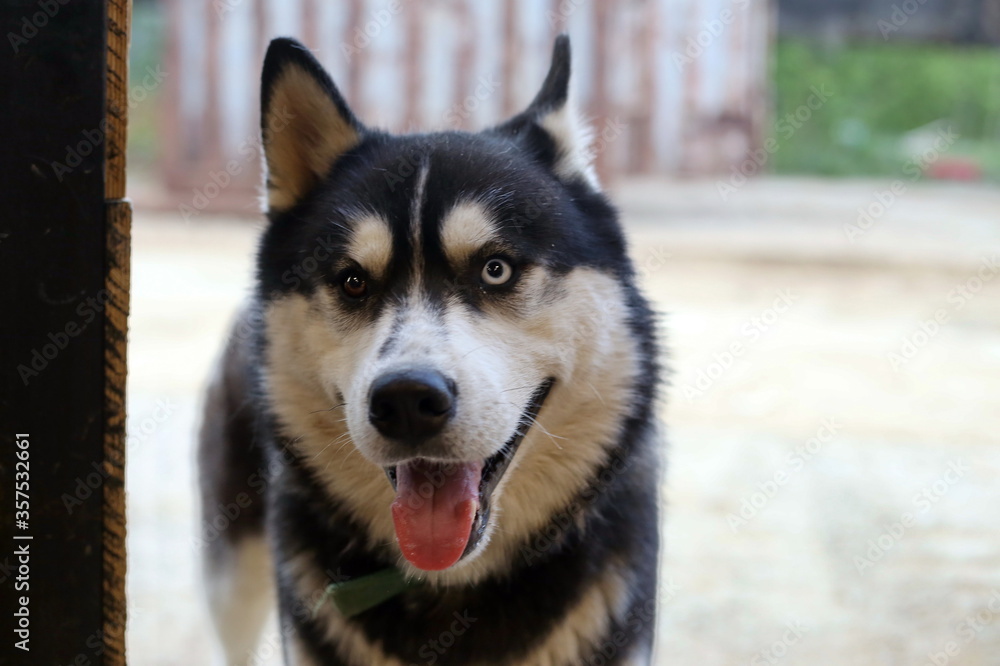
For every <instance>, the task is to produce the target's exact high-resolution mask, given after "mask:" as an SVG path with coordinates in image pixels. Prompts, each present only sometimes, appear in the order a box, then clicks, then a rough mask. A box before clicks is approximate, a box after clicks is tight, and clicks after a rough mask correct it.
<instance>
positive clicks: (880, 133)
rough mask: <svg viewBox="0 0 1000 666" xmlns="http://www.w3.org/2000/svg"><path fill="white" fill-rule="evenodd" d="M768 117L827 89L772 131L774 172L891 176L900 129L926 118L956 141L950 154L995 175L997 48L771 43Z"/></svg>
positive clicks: (999, 107)
mask: <svg viewBox="0 0 1000 666" xmlns="http://www.w3.org/2000/svg"><path fill="white" fill-rule="evenodd" d="M775 64H776V66H775V89H776V99H775V114H776V115H775V118H776V119H780V118H783V117H785V115H786V114H788V113H794V112H795V110H796V109H797V108H798V107H800V106H801V105H802V104H803V103H805V101H806V100H807V99H808V97H809V95H810V89H811V88H813V87H819V86H822V85H824V84H825V85H826V86H828V88H829V89H831V90H832V91H833V96H832V97H831V98H830V99H829V101H827V102H826V103H825V104H824V105H823V106H822V107H821V108H820V109H818V110H816V111H814V112H813V114H812V117H811V118H810V120H809V121H808V122H806V123H804V124H803V125H802V127H801V128H800V129H798V130H797V131H796V132H795V134H794V135H793V136H791V137H790V138H788V139H780V143H781V149H780V150H779V151H778V153H777V154H776V155H775V156H774V159H773V166H774V169H775V171H777V172H779V173H814V174H826V175H845V176H846V175H892V174H897V173H898V172H899V170H900V168H901V167H902V165H903V163H904V162H905V161H906V160H907V158H908V156H907V154H906V149H905V147H904V145H903V143H902V139H903V137H904V136H905V135H906V134H907V133H909V132H912V131H914V130H917V129H919V128H921V127H924V126H926V125H928V124H929V123H933V122H936V121H937V122H941V123H942V124H943V125H945V126H947V125H952V126H953V127H954V128H955V130H956V131H957V132H958V134H959V135H960V136H961V141H959V142H958V143H956V144H955V145H954V146H953V147H951V148H950V149H949V150H948V155H949V156H952V157H957V156H965V157H973V158H975V159H976V160H977V161H978V162H979V163H980V164H981V165H982V166H983V167H984V168H985V169H986V170H987V172H988V174H989V175H990V176H991V177H993V178H1000V51H998V50H997V49H989V48H959V47H954V46H946V45H926V44H898V43H896V44H853V45H852V44H845V45H841V46H837V47H824V46H822V45H819V44H816V43H804V42H799V41H792V40H786V41H782V42H780V43H779V44H778V48H777V56H776V63H775Z"/></svg>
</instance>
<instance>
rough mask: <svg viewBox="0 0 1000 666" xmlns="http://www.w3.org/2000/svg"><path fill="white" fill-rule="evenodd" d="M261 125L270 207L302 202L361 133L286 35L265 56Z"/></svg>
mask: <svg viewBox="0 0 1000 666" xmlns="http://www.w3.org/2000/svg"><path fill="white" fill-rule="evenodd" d="M260 128H261V136H262V139H263V143H264V155H265V158H266V160H267V200H268V207H269V208H270V209H272V210H283V209H287V208H290V207H291V206H292V205H294V204H295V203H297V202H298V201H300V200H301V199H302V197H303V196H305V195H306V194H307V193H308V192H309V191H310V190H311V189H312V188H313V187H315V186H316V184H317V183H318V182H319V181H320V179H322V178H323V177H324V176H326V174H327V173H329V171H330V168H331V167H332V166H333V163H334V162H336V161H337V159H338V158H339V157H341V156H342V155H343V154H344V153H346V152H347V151H349V150H350V149H351V148H353V147H355V146H356V145H358V143H360V141H361V138H362V135H363V133H364V128H363V127H362V125H361V124H360V123H359V122H358V121H357V119H356V118H355V117H354V114H353V113H351V110H350V109H349V108H348V106H347V103H346V102H344V98H343V97H342V96H341V95H340V92H339V91H338V90H337V87H336V86H335V85H334V84H333V81H332V80H331V79H330V75H329V74H327V73H326V70H324V69H323V66H322V65H320V64H319V62H317V60H316V58H314V57H313V56H312V54H311V53H309V50H308V49H307V48H306V47H305V46H303V45H302V44H300V43H299V42H297V41H295V40H294V39H288V38H279V39H275V40H273V41H272V42H271V44H270V46H269V47H268V49H267V55H266V56H265V57H264V71H263V74H262V75H261V104H260Z"/></svg>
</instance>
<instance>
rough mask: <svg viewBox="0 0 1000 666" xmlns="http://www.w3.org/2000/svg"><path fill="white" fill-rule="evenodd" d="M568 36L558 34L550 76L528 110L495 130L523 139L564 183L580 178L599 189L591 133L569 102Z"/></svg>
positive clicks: (569, 61) (571, 102)
mask: <svg viewBox="0 0 1000 666" xmlns="http://www.w3.org/2000/svg"><path fill="white" fill-rule="evenodd" d="M570 65H571V54H570V46H569V36H568V35H566V34H562V35H559V36H558V37H557V38H556V42H555V46H554V47H553V48H552V63H551V64H550V65H549V73H548V75H546V77H545V81H544V82H543V83H542V88H541V90H539V91H538V94H537V95H535V99H533V100H532V102H531V104H529V105H528V108H527V109H525V110H524V111H523V112H521V113H520V114H518V115H517V116H515V117H513V118H511V119H510V120H509V121H507V122H506V123H504V124H503V125H501V126H500V127H499V128H497V129H498V130H500V131H501V132H505V133H508V134H512V135H514V136H516V137H519V138H522V141H523V142H524V144H525V145H526V146H527V147H528V149H529V150H530V151H531V152H533V153H534V154H535V155H537V156H538V157H539V158H541V159H542V160H543V161H544V162H546V163H547V164H548V165H549V166H550V167H551V168H552V170H553V171H555V173H556V175H557V176H559V177H560V178H563V179H565V180H577V179H580V178H583V179H584V180H585V181H586V182H588V183H589V184H590V185H591V186H592V187H594V188H595V189H598V183H597V175H596V173H595V172H594V168H593V166H592V164H591V157H592V156H591V154H590V142H591V138H592V134H591V130H590V128H589V127H588V126H587V124H586V123H585V122H584V121H583V119H582V118H581V117H580V114H579V112H578V111H577V109H576V106H575V105H574V104H573V101H572V100H571V99H570V88H569V78H570Z"/></svg>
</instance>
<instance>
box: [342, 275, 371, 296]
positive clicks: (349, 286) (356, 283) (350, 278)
mask: <svg viewBox="0 0 1000 666" xmlns="http://www.w3.org/2000/svg"><path fill="white" fill-rule="evenodd" d="M340 288H341V290H342V291H343V292H344V295H345V296H347V297H348V298H353V299H355V300H357V299H361V298H364V297H365V296H367V295H368V281H367V280H365V277H364V275H362V274H361V273H358V272H355V271H351V272H350V273H346V274H345V275H344V276H343V278H342V279H341V282H340Z"/></svg>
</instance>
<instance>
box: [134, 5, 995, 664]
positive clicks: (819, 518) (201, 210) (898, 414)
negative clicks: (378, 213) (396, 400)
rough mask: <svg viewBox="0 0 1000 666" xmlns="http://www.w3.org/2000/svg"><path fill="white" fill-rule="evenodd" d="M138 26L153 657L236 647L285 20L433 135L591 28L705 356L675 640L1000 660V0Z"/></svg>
mask: <svg viewBox="0 0 1000 666" xmlns="http://www.w3.org/2000/svg"><path fill="white" fill-rule="evenodd" d="M133 27H134V32H133V37H132V56H131V58H132V69H131V84H130V85H131V88H130V154H129V191H130V196H131V198H132V200H133V202H134V205H135V210H136V212H135V227H134V249H133V253H134V254H133V264H132V266H133V279H132V298H133V310H132V318H131V322H130V323H131V329H132V330H131V349H130V352H129V353H130V361H131V372H130V376H129V401H130V407H129V433H130V434H129V438H128V456H129V470H128V474H129V476H128V490H129V526H130V529H129V557H130V560H129V583H128V585H129V590H128V592H129V598H130V604H131V607H130V625H129V636H128V649H129V653H130V659H131V661H132V663H135V664H156V665H162V666H166V665H174V664H184V665H196V666H197V665H200V664H207V663H209V656H210V655H211V650H212V643H211V635H210V626H209V624H208V621H207V616H206V614H205V611H204V606H203V603H202V599H201V594H200V581H199V578H198V566H197V562H198V556H199V551H198V548H199V546H198V543H197V540H196V536H197V533H198V530H199V526H198V518H197V512H196V503H195V472H194V466H193V462H194V453H193V450H194V449H193V446H194V436H195V431H196V427H197V411H198V408H199V405H200V401H201V391H202V389H203V387H204V385H205V382H206V379H207V377H208V376H209V374H210V372H211V366H212V362H213V360H214V358H215V356H216V354H217V353H218V351H219V349H220V345H221V342H222V340H223V336H224V335H225V332H226V324H227V322H228V319H229V318H230V317H231V316H232V314H233V312H234V310H235V309H236V307H237V306H238V304H239V302H240V301H241V299H242V298H243V297H244V296H245V294H246V293H247V291H248V288H249V285H250V279H251V271H252V268H251V262H252V253H253V251H254V247H255V242H256V237H257V234H258V233H259V232H260V230H261V228H262V217H261V215H260V212H259V211H260V204H259V196H258V186H259V183H260V181H261V174H260V150H259V140H258V137H257V129H256V128H257V126H258V117H257V106H258V94H259V91H258V77H259V70H260V64H261V59H262V55H263V52H264V49H265V48H266V44H267V41H268V40H269V39H270V38H271V37H273V36H278V35H292V36H295V37H297V38H299V39H300V40H302V41H303V42H304V43H306V44H307V45H308V46H309V47H311V48H312V49H313V50H314V52H315V53H316V54H317V56H318V57H319V58H320V60H321V61H322V62H323V63H324V65H325V66H326V67H327V68H328V69H329V71H330V72H331V73H332V74H333V76H334V79H335V80H336V81H337V83H338V85H339V86H340V87H341V89H342V91H343V92H344V94H345V95H346V97H347V99H348V100H349V102H350V103H351V105H352V106H353V108H354V109H355V110H356V112H357V113H358V115H359V116H360V117H361V118H362V119H363V121H364V122H366V123H367V124H371V125H379V126H382V127H387V128H391V129H393V130H397V131H421V130H432V129H476V128H482V127H484V126H487V125H489V124H491V123H495V122H498V121H499V120H501V119H503V118H505V117H507V116H509V115H511V114H513V113H515V112H517V111H518V110H520V109H521V108H522V107H523V106H524V105H526V104H527V102H528V101H529V99H530V98H531V97H532V95H533V94H534V92H535V91H536V90H537V87H538V85H539V84H540V82H541V79H542V78H543V76H544V74H545V71H546V66H547V63H548V57H549V53H550V49H551V44H552V40H553V37H554V36H555V35H556V34H558V33H560V32H563V31H567V32H569V33H570V35H571V37H572V39H573V49H574V85H575V88H576V93H577V98H578V101H579V103H580V104H581V105H582V107H583V108H584V109H585V111H586V113H587V115H588V117H589V118H590V120H591V122H592V124H593V126H594V128H595V130H596V134H595V141H594V145H593V146H592V149H593V153H594V155H595V160H596V162H597V165H598V169H599V172H600V174H601V178H602V181H603V182H604V183H605V185H606V187H607V189H608V190H609V192H610V193H611V195H612V197H613V198H614V199H615V201H616V202H617V203H618V204H619V206H620V208H621V210H622V215H623V220H624V223H625V226H626V229H627V231H628V233H629V235H630V238H631V240H632V247H633V253H634V256H635V259H636V262H637V266H638V269H639V272H640V276H641V279H642V281H643V282H644V285H645V287H646V289H647V290H648V293H649V295H650V296H651V298H652V300H653V301H654V304H655V306H656V308H657V309H658V311H660V312H661V313H662V314H663V317H662V328H663V333H664V338H665V340H666V342H667V346H668V348H669V353H668V357H669V358H668V363H669V365H670V366H671V367H672V369H673V374H672V377H671V387H670V389H669V391H668V395H667V399H666V401H665V404H664V406H663V410H662V412H663V417H664V419H665V421H666V423H667V431H668V434H669V440H670V441H669V448H668V459H669V467H668V471H667V477H666V480H665V493H664V502H665V522H664V529H665V535H666V544H665V545H666V550H665V556H664V562H663V586H662V590H661V597H662V598H661V606H660V618H659V635H658V636H659V637H658V644H659V645H658V655H659V656H658V661H657V663H658V664H705V665H714V664H719V665H729V664H750V665H751V666H757V665H760V664H769V665H770V664H779V663H780V664H809V665H814V664H835V665H840V664H845V665H846V664H851V665H855V664H879V665H896V664H900V665H904V664H905V665H912V664H919V665H921V666H922V665H924V664H932V665H934V666H943V665H944V664H963V665H995V664H1000V484H998V483H997V479H998V477H1000V451H998V448H997V446H996V445H997V443H998V439H1000V437H998V432H1000V189H998V183H1000V0H950V1H948V0H825V1H820V0H780V1H778V2H775V1H771V2H767V1H765V0H624V1H621V2H611V1H610V0H509V1H502V0H480V1H477V2H472V0H428V1H426V2H420V3H417V2H412V1H404V0H342V1H341V2H336V3H334V2H320V1H319V0H211V1H209V2H201V1H200V0H159V1H157V0H135V4H134V23H133ZM277 642H278V637H277V634H276V632H275V631H274V629H273V628H272V629H270V630H269V632H268V634H267V635H266V636H265V637H264V640H263V642H262V644H261V646H260V648H259V649H258V657H259V659H258V662H259V663H261V664H270V663H276V659H277V654H278V653H277Z"/></svg>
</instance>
